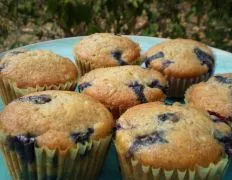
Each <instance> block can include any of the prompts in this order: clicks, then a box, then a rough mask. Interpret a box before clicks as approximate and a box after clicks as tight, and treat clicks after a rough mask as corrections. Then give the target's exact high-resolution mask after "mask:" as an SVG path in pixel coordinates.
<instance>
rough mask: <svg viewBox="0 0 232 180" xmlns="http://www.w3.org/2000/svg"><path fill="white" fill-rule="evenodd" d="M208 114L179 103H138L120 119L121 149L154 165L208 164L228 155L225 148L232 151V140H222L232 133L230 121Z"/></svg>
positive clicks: (118, 130) (194, 165)
mask: <svg viewBox="0 0 232 180" xmlns="http://www.w3.org/2000/svg"><path fill="white" fill-rule="evenodd" d="M207 115H208V114H207V113H206V114H204V113H202V112H201V111H198V110H197V109H194V108H191V107H185V106H181V105H177V104H175V105H173V106H168V105H164V104H162V103H160V102H152V103H147V104H142V105H137V106H135V107H132V108H131V109H129V110H127V111H126V112H125V113H124V114H123V115H122V116H121V117H120V118H119V120H118V122H117V125H116V127H117V131H116V147H117V150H118V151H119V152H120V154H122V155H123V156H125V157H126V158H135V159H138V160H139V161H140V162H142V164H145V165H150V166H152V167H154V168H164V169H167V170H170V169H183V170H184V169H188V168H194V167H196V165H201V166H208V165H209V164H210V163H211V162H218V161H219V160H220V159H221V158H222V157H224V155H225V149H227V150H230V152H232V151H231V150H232V145H231V144H230V146H229V145H227V146H226V147H225V145H224V144H223V143H222V142H224V140H225V139H226V138H230V141H231V140H232V136H231V129H230V127H229V126H228V125H227V124H225V123H223V122H219V123H214V122H213V121H212V120H211V119H210V118H209V117H208V116H207ZM222 139H223V140H222ZM220 141H221V142H220ZM231 155H232V153H231Z"/></svg>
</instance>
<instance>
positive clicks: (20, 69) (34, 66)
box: [0, 50, 78, 88]
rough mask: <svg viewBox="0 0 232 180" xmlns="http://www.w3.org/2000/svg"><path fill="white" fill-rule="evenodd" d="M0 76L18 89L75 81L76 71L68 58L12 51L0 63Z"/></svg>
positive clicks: (35, 52)
mask: <svg viewBox="0 0 232 180" xmlns="http://www.w3.org/2000/svg"><path fill="white" fill-rule="evenodd" d="M0 69H1V71H0V76H1V78H4V79H5V80H10V81H12V82H13V83H15V84H16V85H17V87H19V88H27V87H36V86H45V85H47V86H49V85H59V84H62V83H63V84H64V83H66V82H73V81H76V79H77V76H78V71H77V68H76V66H75V64H74V63H73V62H72V61H71V60H69V59H68V58H65V57H62V56H60V55H58V54H55V53H53V52H51V51H47V50H31V51H27V50H25V51H13V52H9V53H7V54H6V55H5V56H4V57H3V58H2V59H1V61H0Z"/></svg>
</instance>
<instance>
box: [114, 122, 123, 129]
mask: <svg viewBox="0 0 232 180" xmlns="http://www.w3.org/2000/svg"><path fill="white" fill-rule="evenodd" d="M120 129H122V125H121V124H119V123H116V126H115V130H116V131H118V130H120Z"/></svg>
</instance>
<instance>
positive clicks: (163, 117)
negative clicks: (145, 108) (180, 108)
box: [158, 113, 179, 122]
mask: <svg viewBox="0 0 232 180" xmlns="http://www.w3.org/2000/svg"><path fill="white" fill-rule="evenodd" d="M158 119H159V120H160V121H162V122H165V121H172V122H178V121H179V117H178V116H177V114H176V113H164V114H159V115H158Z"/></svg>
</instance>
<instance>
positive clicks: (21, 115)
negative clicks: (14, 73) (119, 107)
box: [0, 90, 114, 179]
mask: <svg viewBox="0 0 232 180" xmlns="http://www.w3.org/2000/svg"><path fill="white" fill-rule="evenodd" d="M113 127H114V121H113V118H112V115H111V113H110V112H109V111H108V110H107V109H106V108H105V107H104V106H103V105H102V104H101V103H99V102H98V101H96V100H94V99H92V98H91V97H89V96H86V95H84V94H79V93H75V92H69V91H55V90H53V91H41V92H36V93H32V94H29V95H26V96H23V97H20V98H19V99H16V100H14V101H12V102H11V103H9V104H8V105H7V106H6V107H5V108H4V110H3V112H1V114H0V147H1V150H2V152H3V155H4V157H5V160H6V163H7V165H8V167H9V170H10V174H11V176H12V178H13V179H77V178H78V179H96V178H97V175H98V174H99V172H100V169H101V166H102V164H103V160H104V156H105V153H106V150H107V146H108V144H109V142H110V139H111V133H112V129H113Z"/></svg>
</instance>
